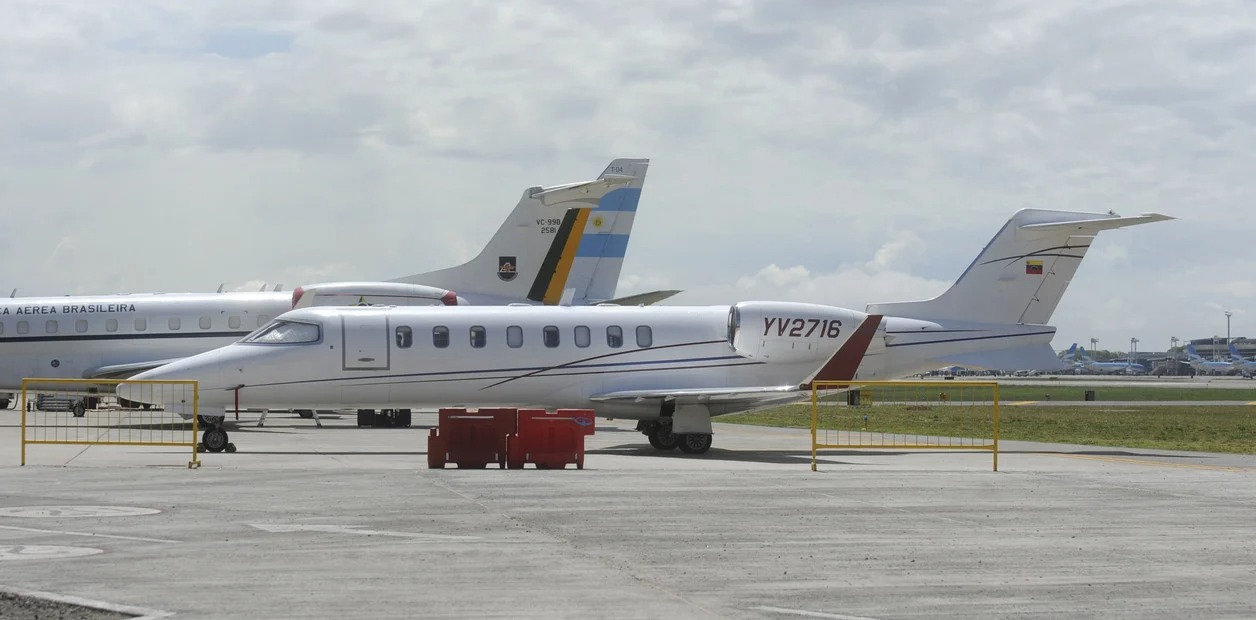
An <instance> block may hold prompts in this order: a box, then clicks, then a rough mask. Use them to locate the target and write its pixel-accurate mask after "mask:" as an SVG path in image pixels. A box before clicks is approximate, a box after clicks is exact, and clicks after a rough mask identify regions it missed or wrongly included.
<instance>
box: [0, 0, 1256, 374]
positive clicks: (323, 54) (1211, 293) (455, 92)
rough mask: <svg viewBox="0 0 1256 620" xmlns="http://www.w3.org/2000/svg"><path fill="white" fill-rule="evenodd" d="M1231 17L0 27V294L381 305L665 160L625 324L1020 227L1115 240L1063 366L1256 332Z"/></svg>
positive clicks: (833, 291)
mask: <svg viewBox="0 0 1256 620" xmlns="http://www.w3.org/2000/svg"><path fill="white" fill-rule="evenodd" d="M1254 75H1256V5H1253V4H1251V3H1248V2H1239V1H1236V2H1231V3H1226V2H1210V3H1200V4H1194V3H1184V2H1180V1H1176V0H1175V1H1170V2H1143V3H1138V4H1137V5H1130V4H1128V3H1113V2H1102V1H1096V0H1085V1H1077V2H1074V1H1069V0H1061V1H1058V2H1032V1H1027V2H973V3H954V2H951V3H926V2H913V1H909V0H902V1H895V2H871V1H854V0H850V1H829V0H817V1H803V0H790V1H781V2H766V1H765V2H748V1H729V2H705V3H694V2H680V1H677V0H638V1H637V2H632V3H628V4H624V3H610V2H582V3H576V2H510V3H503V2H466V1H451V2H442V3H423V2H413V1H398V2H370V3H365V2H351V1H347V0H346V1H336V0H319V1H310V2H298V1H275V2H242V1H241V2H214V3H170V2H147V1H144V0H110V1H107V0H90V1H75V0H63V1H60V2H55V3H48V2H40V1H27V0H16V1H14V0H10V1H8V2H4V3H0V213H2V214H3V216H4V218H3V220H4V223H3V225H2V226H0V286H2V287H4V289H5V290H4V293H6V294H7V293H8V289H11V288H14V287H16V288H18V289H19V294H21V295H63V294H85V293H112V292H143V291H212V290H214V289H216V288H217V287H218V285H219V284H220V283H224V282H225V283H227V286H228V288H229V289H249V288H253V289H255V288H256V287H257V286H258V285H260V283H261V282H268V283H271V284H272V285H273V284H275V283H280V282H282V283H286V285H287V287H288V288H291V287H292V286H295V285H297V284H300V283H302V282H306V283H308V282H312V281H327V280H338V279H385V278H391V277H396V276H401V275H407V274H411V273H417V272H421V271H427V270H432V269H437V268H441V267H445V266H449V265H451V264H454V263H457V262H461V261H463V260H465V259H467V258H470V257H471V256H473V255H474V254H475V253H476V252H477V251H478V250H479V249H480V248H481V247H482V246H483V244H484V243H485V242H486V241H487V238H488V236H489V234H491V232H492V230H493V229H495V228H496V226H497V224H498V223H499V221H500V220H501V218H502V217H504V216H505V214H506V213H507V212H509V210H510V209H511V208H512V207H513V205H514V203H515V201H516V200H517V198H518V196H519V193H520V192H521V191H522V190H523V188H526V187H528V186H531V185H549V184H557V183H562V182H568V181H576V180H583V179H586V178H592V177H593V176H595V175H596V174H597V173H598V172H600V171H601V170H602V168H603V167H604V166H605V164H606V163H607V162H608V161H609V160H610V159H612V158H614V157H616V156H635V157H650V158H651V159H652V165H651V169H650V174H649V177H648V179H647V181H646V186H645V191H644V194H643V196H642V200H641V205H640V210H639V213H638V217H637V221H636V226H635V229H634V231H633V240H632V244H631V245H630V247H629V251H628V257H627V261H626V263H625V267H624V273H623V278H622V280H621V284H620V290H619V293H620V294H629V293H633V292H640V291H644V290H649V289H653V288H664V287H666V288H680V289H685V291H686V292H685V293H684V294H682V295H680V296H678V297H676V298H675V303H692V304H705V303H729V302H733V301H738V300H746V299H785V300H797V301H809V302H817V303H829V304H837V305H844V306H849V307H855V308H862V307H863V305H864V304H865V303H867V302H869V301H888V300H899V299H918V298H924V297H930V296H932V295H934V294H936V293H938V292H940V291H941V290H943V289H944V288H945V287H946V286H947V285H948V283H949V282H950V281H951V280H953V279H954V278H956V277H957V276H958V275H959V274H960V272H961V271H962V270H963V269H964V268H965V267H966V266H967V265H968V263H969V262H970V261H971V260H972V258H973V257H974V256H975V255H976V253H977V252H978V251H979V250H980V249H981V247H982V246H983V245H984V244H985V243H986V241H987V240H988V239H989V238H990V236H991V235H993V234H994V232H995V231H996V230H998V228H999V227H1000V226H1001V225H1002V223H1003V222H1004V221H1005V220H1006V219H1007V217H1008V216H1010V215H1011V214H1012V213H1013V212H1014V211H1015V210H1017V209H1020V208H1025V207H1037V208H1057V209H1071V210H1087V211H1107V210H1109V209H1111V210H1115V211H1117V212H1119V213H1121V214H1123V215H1131V214H1136V213H1139V212H1146V211H1156V212H1162V213H1167V214H1170V215H1174V216H1177V217H1179V218H1181V219H1180V220H1179V221H1175V222H1168V223H1161V224H1154V225H1149V226H1141V227H1136V228H1131V229H1126V230H1120V231H1114V232H1108V233H1104V234H1102V235H1101V236H1100V238H1099V240H1098V242H1097V243H1096V245H1095V247H1094V248H1093V249H1092V251H1091V252H1090V254H1089V255H1088V258H1087V260H1086V261H1085V263H1084V264H1083V265H1082V267H1081V269H1080V272H1079V274H1078V276H1077V278H1076V279H1075V280H1074V282H1073V285H1072V287H1071V288H1070V289H1069V293H1068V295H1066V296H1065V298H1064V301H1063V302H1062V303H1061V304H1060V306H1059V308H1058V310H1057V312H1056V314H1055V317H1054V318H1053V321H1052V322H1053V323H1054V324H1056V325H1057V326H1058V327H1059V332H1058V334H1057V336H1056V340H1055V342H1054V344H1055V345H1056V347H1057V348H1061V349H1062V348H1065V347H1067V346H1068V344H1069V343H1070V342H1073V341H1080V342H1082V343H1083V344H1088V342H1089V339H1090V338H1097V339H1098V340H1099V342H1100V347H1099V348H1103V349H1118V350H1123V349H1126V348H1128V346H1129V340H1130V338H1131V337H1137V338H1139V339H1140V341H1141V343H1140V345H1139V349H1140V350H1152V349H1156V350H1163V349H1164V348H1166V347H1167V346H1168V341H1169V337H1170V336H1178V337H1183V338H1185V337H1208V336H1211V335H1214V334H1222V335H1224V333H1225V317H1224V315H1223V311H1224V310H1226V309H1229V310H1232V311H1233V312H1234V317H1233V334H1234V335H1235V336H1239V335H1251V336H1253V337H1256V303H1254V302H1256V253H1254V252H1253V251H1252V249H1251V244H1250V243H1249V241H1250V240H1251V239H1253V238H1256V212H1254V211H1253V209H1252V207H1253V206H1254V205H1253V200H1252V199H1253V196H1254V192H1253V190H1254V189H1256V129H1254V128H1256V80H1253V79H1252V76H1254Z"/></svg>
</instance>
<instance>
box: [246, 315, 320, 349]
mask: <svg viewBox="0 0 1256 620" xmlns="http://www.w3.org/2000/svg"><path fill="white" fill-rule="evenodd" d="M321 335H322V332H321V330H320V329H319V326H318V325H315V324H313V323H298V322H296V321H279V320H276V321H271V322H270V323H268V324H267V325H266V326H264V327H262V328H261V329H259V330H257V331H255V332H253V333H252V334H249V335H248V336H245V338H244V340H241V342H249V343H253V344H301V343H303V342H318V339H319V338H320V337H321Z"/></svg>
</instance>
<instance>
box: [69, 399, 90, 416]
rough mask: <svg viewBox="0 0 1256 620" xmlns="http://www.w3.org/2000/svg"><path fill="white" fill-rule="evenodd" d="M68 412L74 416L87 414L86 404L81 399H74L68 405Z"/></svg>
mask: <svg viewBox="0 0 1256 620" xmlns="http://www.w3.org/2000/svg"><path fill="white" fill-rule="evenodd" d="M70 413H73V414H74V417H76V418H81V417H83V416H85V415H87V406H86V405H84V404H83V401H81V400H78V401H74V404H73V405H70Z"/></svg>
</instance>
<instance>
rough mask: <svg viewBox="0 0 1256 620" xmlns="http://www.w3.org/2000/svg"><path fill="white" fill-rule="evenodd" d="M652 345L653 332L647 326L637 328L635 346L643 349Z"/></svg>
mask: <svg viewBox="0 0 1256 620" xmlns="http://www.w3.org/2000/svg"><path fill="white" fill-rule="evenodd" d="M653 344H654V332H653V331H652V330H651V329H650V326H649V325H638V326H637V346H639V347H641V348H643V349H645V348H647V347H650V346H651V345H653Z"/></svg>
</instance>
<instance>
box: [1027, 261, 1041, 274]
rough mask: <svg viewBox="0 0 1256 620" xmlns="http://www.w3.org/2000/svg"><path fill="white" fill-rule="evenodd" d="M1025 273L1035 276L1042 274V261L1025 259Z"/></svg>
mask: <svg viewBox="0 0 1256 620" xmlns="http://www.w3.org/2000/svg"><path fill="white" fill-rule="evenodd" d="M1025 273H1027V274H1029V275H1033V276H1040V275H1042V261H1040V260H1027V261H1025Z"/></svg>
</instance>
